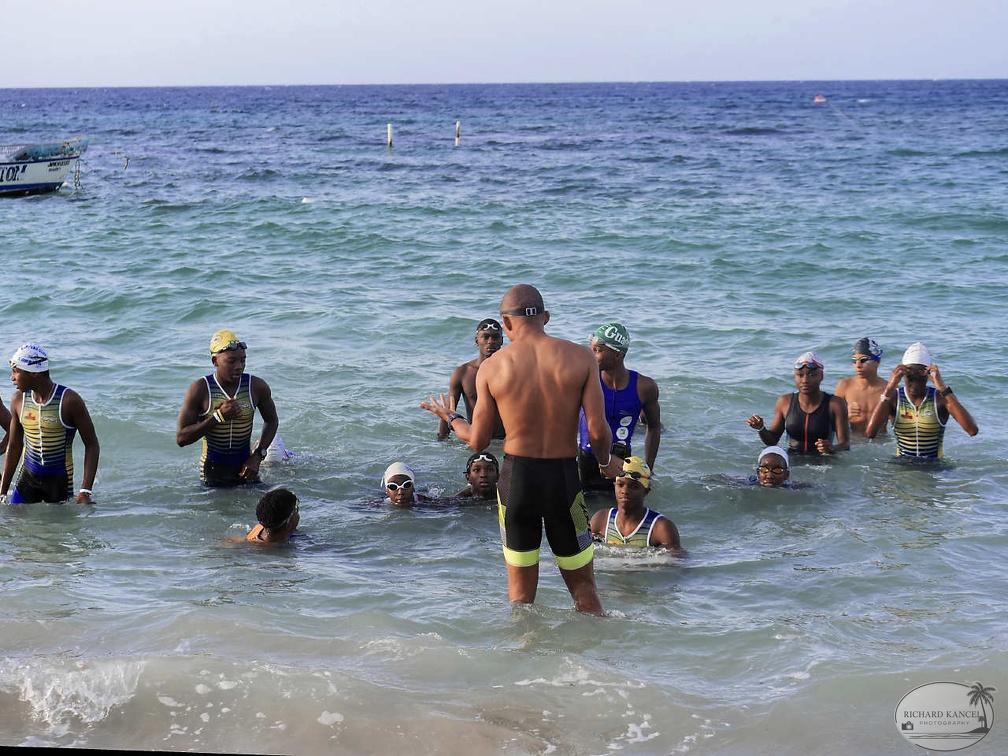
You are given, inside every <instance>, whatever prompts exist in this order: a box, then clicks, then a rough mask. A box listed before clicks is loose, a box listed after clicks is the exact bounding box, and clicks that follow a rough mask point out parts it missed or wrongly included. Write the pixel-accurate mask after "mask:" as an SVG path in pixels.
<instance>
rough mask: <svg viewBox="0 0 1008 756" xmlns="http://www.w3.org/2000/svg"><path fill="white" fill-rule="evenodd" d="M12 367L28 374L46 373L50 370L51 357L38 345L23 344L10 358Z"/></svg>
mask: <svg viewBox="0 0 1008 756" xmlns="http://www.w3.org/2000/svg"><path fill="white" fill-rule="evenodd" d="M10 366H11V367H12V368H17V369H18V370H24V371H25V372H26V373H44V372H45V371H46V370H48V369H49V355H48V354H46V350H45V349H43V348H42V347H40V346H39V345H38V344H32V343H28V344H22V345H21V347H20V348H19V349H18V350H17V351H16V352H14V356H13V357H11V358H10Z"/></svg>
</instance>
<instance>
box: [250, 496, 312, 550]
mask: <svg viewBox="0 0 1008 756" xmlns="http://www.w3.org/2000/svg"><path fill="white" fill-rule="evenodd" d="M298 510H299V506H298V499H297V496H295V495H294V493H293V492H292V491H289V490H287V489H286V488H274V489H273V490H272V491H267V492H266V493H264V494H263V495H262V498H261V499H259V503H258V504H256V519H257V520H258V521H259V524H258V525H256V526H255V527H254V528H252V530H250V531H249V532H248V535H246V536H245V540H246V541H247V542H249V543H255V544H260V545H266V544H281V543H287V541H288V540H289V539H290V537H291V533H293V532H294V529H295V528H297V526H298V523H299V522H301V514H300V512H299V511H298Z"/></svg>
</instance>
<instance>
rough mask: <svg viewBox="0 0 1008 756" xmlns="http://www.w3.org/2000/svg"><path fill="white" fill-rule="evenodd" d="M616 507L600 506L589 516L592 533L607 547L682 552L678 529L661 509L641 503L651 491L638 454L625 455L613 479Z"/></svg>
mask: <svg viewBox="0 0 1008 756" xmlns="http://www.w3.org/2000/svg"><path fill="white" fill-rule="evenodd" d="M614 488H615V492H616V506H615V507H612V508H610V509H600V510H599V511H598V512H596V513H595V514H594V515H592V518H591V530H592V536H593V537H594V538H595V540H597V541H601V542H602V543H605V544H606V545H607V546H629V547H631V548H638V549H643V548H647V547H649V546H659V547H664V548H666V549H668V550H669V551H670V552H672V553H674V554H678V555H680V556H683V555H685V553H686V552H685V551H684V550H683V548H682V544H681V543H680V540H679V529H678V528H677V527H676V526H675V523H674V522H672V520H670V519H669V518H667V517H666V516H665V515H663V514H662V513H661V512H656V511H655V510H653V509H650V508H649V507H646V506H644V498H645V497H646V496H647V495H648V494H649V493H651V468H650V467H648V465H647V463H646V462H644V460H643V459H641V458H640V457H627V459H626V460H624V462H623V470H622V471H621V472H619V473H617V474H616V479H615V481H614Z"/></svg>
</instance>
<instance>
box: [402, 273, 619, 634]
mask: <svg viewBox="0 0 1008 756" xmlns="http://www.w3.org/2000/svg"><path fill="white" fill-rule="evenodd" d="M500 309H501V321H502V322H503V324H504V331H505V333H507V336H508V339H510V341H511V343H510V344H509V345H508V346H506V347H503V348H502V349H500V350H499V351H498V352H496V353H495V354H493V355H491V356H490V357H489V358H488V359H486V360H485V361H484V362H483V364H482V365H480V369H479V372H478V373H477V375H476V392H477V394H478V396H479V402H478V403H477V404H476V409H475V412H473V417H472V423H471V424H470V423H468V422H467V421H466V418H465V416H463V415H461V414H460V413H458V412H456V411H455V408H454V407H453V406H452V404H451V402H450V400H449V399H448V398H446V397H445V396H444V395H443V394H442V395H441V397H440V398H439V399H435V398H434V397H431V398H430V399H429V400H428V401H425V402H422V403H421V404H420V406H421V407H422V408H423V409H425V410H428V411H430V412H433V413H434V414H435V415H437V416H438V417H440V418H441V419H442V420H444V421H445V422H446V423H448V425H449V426H450V427H451V429H452V430H453V431H455V434H456V435H457V436H458V437H459V438H460V439H461V440H462V441H463V442H465V443H466V444H468V445H469V446H470V447H471V448H472V449H473V451H482V450H483V449H485V448H486V447H487V445H489V443H490V438H491V436H492V434H493V429H494V421H495V419H496V418H497V417H498V416H499V417H500V420H501V422H502V423H503V425H504V431H505V434H506V435H505V438H504V464H503V465H502V467H501V474H500V481H499V483H498V492H499V493H498V505H497V506H498V519H499V520H500V525H501V536H502V539H503V541H504V560H505V562H507V571H508V598H509V599H510V600H511V602H512V603H523V604H531V603H533V602H534V601H535V596H536V589H537V588H538V585H539V546H540V544H541V542H542V531H543V524H544V523H545V527H546V538H547V540H548V541H549V544H550V548H551V549H552V550H553V554H554V556H555V557H556V560H557V565H558V566H559V568H560V574H561V575H562V576H563V579H564V582H565V583H566V584H567V590H569V591H570V594H571V596H572V597H573V598H574V606H575V608H576V609H577V610H578V611H579V612H589V613H592V614H601V613H602V604H601V602H600V601H599V597H598V593H597V591H596V590H595V568H594V562H593V557H594V551H593V548H592V536H591V529H590V528H589V523H588V509H587V507H586V506H585V503H584V493H583V492H582V490H581V482H580V480H579V478H578V469H577V461H576V460H577V455H578V446H577V429H578V418H579V415H580V411H581V409H582V408H584V412H585V418H586V420H587V424H588V434H589V436H590V439H591V446H592V449H605V450H606V451H605V452H604V455H605V456H604V458H599V459H598V462H599V467H600V469H601V471H602V473H603V475H605V476H606V477H607V478H613V477H615V476H616V474H617V473H618V472H620V471H621V470H622V469H623V460H622V459H620V458H619V457H615V456H613V455H611V454H610V453H609V452H608V450H609V448H610V447H611V445H612V432H611V431H610V429H609V424H608V423H607V422H606V417H605V406H604V402H603V398H602V384H601V383H600V382H599V369H598V363H597V362H596V361H595V357H594V355H593V354H592V352H591V350H589V349H588V348H587V347H584V346H581V345H579V344H574V343H573V342H570V341H567V340H565V339H558V338H555V337H553V336H547V335H546V331H545V326H546V323H548V322H549V319H550V314H549V312H548V311H547V310H546V308H545V306H544V305H543V299H542V295H541V294H540V293H539V291H538V290H537V289H535V288H534V287H532V286H528V285H526V284H520V285H518V286H515V287H513V288H511V289H510V290H508V292H507V294H505V295H504V298H503V299H502V300H501V308H500Z"/></svg>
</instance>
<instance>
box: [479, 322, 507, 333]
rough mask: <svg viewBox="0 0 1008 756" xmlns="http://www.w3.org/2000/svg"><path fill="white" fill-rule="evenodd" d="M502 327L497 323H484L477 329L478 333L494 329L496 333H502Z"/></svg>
mask: <svg viewBox="0 0 1008 756" xmlns="http://www.w3.org/2000/svg"><path fill="white" fill-rule="evenodd" d="M500 330H501V327H500V326H499V325H497V324H496V323H484V324H483V325H481V326H480V327H479V328H477V329H476V333H480V332H482V331H494V332H495V333H500Z"/></svg>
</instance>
